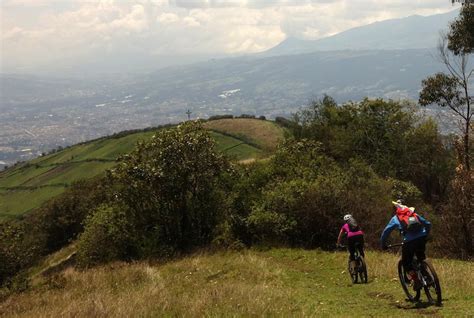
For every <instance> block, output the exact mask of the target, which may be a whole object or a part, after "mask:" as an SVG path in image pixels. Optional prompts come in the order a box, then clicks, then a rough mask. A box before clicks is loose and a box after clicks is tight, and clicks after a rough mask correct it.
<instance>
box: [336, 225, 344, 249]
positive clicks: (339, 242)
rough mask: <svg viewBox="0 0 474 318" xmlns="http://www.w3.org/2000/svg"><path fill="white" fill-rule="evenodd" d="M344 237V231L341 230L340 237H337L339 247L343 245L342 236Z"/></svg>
mask: <svg viewBox="0 0 474 318" xmlns="http://www.w3.org/2000/svg"><path fill="white" fill-rule="evenodd" d="M343 235H344V229H343V228H341V230H340V231H339V236H338V237H337V243H336V244H337V245H339V244H341V240H342V236H343Z"/></svg>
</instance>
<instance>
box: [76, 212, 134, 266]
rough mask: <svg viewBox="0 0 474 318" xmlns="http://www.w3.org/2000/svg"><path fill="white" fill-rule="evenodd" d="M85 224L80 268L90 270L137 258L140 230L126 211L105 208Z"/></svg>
mask: <svg viewBox="0 0 474 318" xmlns="http://www.w3.org/2000/svg"><path fill="white" fill-rule="evenodd" d="M85 223H86V226H85V230H84V232H83V233H82V234H81V236H80V237H79V242H78V251H77V262H78V265H79V266H82V267H89V266H93V265H97V264H101V263H106V262H109V261H112V260H116V259H127V258H129V257H131V256H134V255H136V244H137V233H136V232H135V230H136V226H135V225H134V224H133V221H132V220H130V219H129V215H128V214H127V212H126V208H125V207H118V206H113V207H110V206H106V205H104V206H101V207H99V208H97V209H96V210H95V211H94V213H93V214H92V215H90V216H89V217H88V218H87V220H86V222H85Z"/></svg>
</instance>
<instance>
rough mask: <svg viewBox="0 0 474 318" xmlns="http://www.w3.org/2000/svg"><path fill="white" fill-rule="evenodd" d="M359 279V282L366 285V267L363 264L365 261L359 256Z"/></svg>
mask: <svg viewBox="0 0 474 318" xmlns="http://www.w3.org/2000/svg"><path fill="white" fill-rule="evenodd" d="M359 262H360V264H359V277H360V282H361V283H364V284H366V283H367V266H366V264H365V259H364V258H363V257H362V256H360V258H359Z"/></svg>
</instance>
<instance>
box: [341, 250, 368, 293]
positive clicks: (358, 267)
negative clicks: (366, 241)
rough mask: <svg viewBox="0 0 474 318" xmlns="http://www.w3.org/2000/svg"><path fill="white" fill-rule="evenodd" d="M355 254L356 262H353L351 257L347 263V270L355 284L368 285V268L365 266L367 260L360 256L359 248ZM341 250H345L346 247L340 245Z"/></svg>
mask: <svg viewBox="0 0 474 318" xmlns="http://www.w3.org/2000/svg"><path fill="white" fill-rule="evenodd" d="M357 244H359V243H356V249H355V253H354V258H355V259H354V261H351V258H350V256H349V260H348V262H347V270H348V272H349V275H350V276H351V280H352V283H353V284H357V282H361V283H367V266H366V265H365V260H364V257H363V256H362V255H360V254H359V250H358V248H357ZM340 247H341V248H345V247H346V246H344V245H340Z"/></svg>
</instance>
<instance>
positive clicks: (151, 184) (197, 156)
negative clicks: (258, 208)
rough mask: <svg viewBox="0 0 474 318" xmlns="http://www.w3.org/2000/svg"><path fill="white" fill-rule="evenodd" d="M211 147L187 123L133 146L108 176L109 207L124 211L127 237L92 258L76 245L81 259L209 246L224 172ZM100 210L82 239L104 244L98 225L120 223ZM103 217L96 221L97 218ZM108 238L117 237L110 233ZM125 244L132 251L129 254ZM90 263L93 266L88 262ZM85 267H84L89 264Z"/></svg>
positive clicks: (220, 203) (217, 216)
mask: <svg viewBox="0 0 474 318" xmlns="http://www.w3.org/2000/svg"><path fill="white" fill-rule="evenodd" d="M214 148H215V143H214V141H213V139H212V138H211V136H210V135H209V133H208V132H207V131H206V130H204V129H202V128H201V126H200V124H198V123H192V122H188V123H185V124H182V125H180V126H178V127H176V128H174V129H169V130H164V131H160V132H158V133H157V134H156V135H155V136H153V137H152V138H151V140H149V141H147V142H142V143H139V144H138V145H137V148H136V149H135V151H133V152H132V153H131V154H130V155H127V156H125V157H124V158H123V160H122V162H121V163H120V164H119V165H118V167H117V168H116V169H114V170H112V171H111V172H110V174H109V184H110V185H113V187H112V188H111V189H110V190H111V192H112V193H113V194H114V199H113V202H112V204H114V205H116V204H118V205H119V206H124V207H126V208H125V209H124V211H122V213H125V216H126V219H127V220H133V226H132V228H131V229H130V230H131V231H132V232H131V233H132V234H131V235H129V234H128V232H124V235H126V236H125V237H114V240H113V241H112V242H110V244H114V243H115V246H113V247H112V251H113V252H112V253H111V254H107V253H108V252H106V251H105V250H104V255H96V254H94V253H95V251H94V250H92V251H88V250H87V248H88V247H90V248H92V249H93V248H94V246H93V244H88V243H87V242H85V243H81V244H82V246H83V247H84V249H85V250H84V252H83V255H94V256H93V258H92V259H91V260H92V262H94V260H95V259H100V260H102V259H103V260H110V259H112V258H114V257H116V258H118V259H127V258H130V257H132V258H133V257H146V256H152V255H162V254H163V253H168V252H169V251H171V252H172V251H182V250H186V249H189V248H192V247H193V246H200V245H203V244H206V243H209V242H210V241H211V240H212V239H213V235H214V230H215V228H216V226H217V224H219V221H220V219H221V218H222V215H221V214H222V213H225V205H224V204H225V200H223V195H221V190H220V188H219V176H220V175H221V174H223V173H224V172H225V170H226V169H227V168H228V164H227V162H226V160H225V159H224V158H223V157H222V155H220V154H218V153H217V152H216V151H215V149H214ZM113 211H115V210H114V209H112V210H110V209H102V210H98V211H97V212H96V214H97V216H96V217H94V218H92V219H90V220H89V222H88V223H87V226H86V233H87V236H85V237H81V241H82V240H88V241H90V242H93V241H94V240H99V241H101V240H106V237H104V236H102V234H100V233H95V232H96V231H101V228H102V227H103V223H104V222H105V223H107V222H111V224H112V226H115V225H117V223H116V222H118V225H123V224H129V223H128V222H126V223H123V222H122V219H120V218H118V219H117V216H122V214H117V213H113ZM104 213H105V214H106V215H105V216H100V214H104ZM113 233H114V235H115V233H117V235H119V233H120V231H119V232H113ZM123 241H125V242H127V245H130V246H133V247H134V248H132V249H130V252H128V251H127V248H126V246H127V245H125V246H124V244H123ZM84 260H85V261H86V260H87V258H84ZM92 264H93V263H92ZM92 264H87V265H92Z"/></svg>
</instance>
